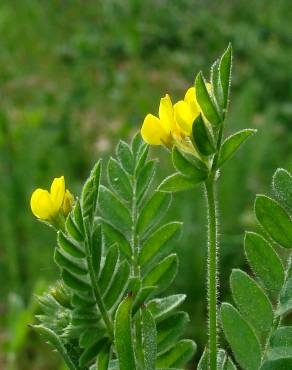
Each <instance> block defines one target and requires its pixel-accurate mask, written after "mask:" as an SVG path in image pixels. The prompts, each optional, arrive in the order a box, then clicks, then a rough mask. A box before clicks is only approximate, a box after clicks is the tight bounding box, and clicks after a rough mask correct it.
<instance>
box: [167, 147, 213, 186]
mask: <svg viewBox="0 0 292 370" xmlns="http://www.w3.org/2000/svg"><path fill="white" fill-rule="evenodd" d="M172 162H173V165H174V167H175V169H176V170H177V171H178V172H180V173H181V174H182V175H184V176H185V177H187V178H188V179H191V180H194V181H197V180H198V179H205V178H206V177H207V172H206V171H204V170H203V169H201V168H198V167H197V166H196V165H195V164H193V163H191V162H190V161H189V160H188V159H187V158H186V157H185V156H184V155H183V154H182V153H181V152H180V151H179V150H178V149H177V147H174V148H173V150H172Z"/></svg>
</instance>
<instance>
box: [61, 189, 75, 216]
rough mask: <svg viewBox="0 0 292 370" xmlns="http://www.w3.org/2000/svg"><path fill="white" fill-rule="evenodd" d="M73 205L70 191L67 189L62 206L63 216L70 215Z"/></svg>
mask: <svg viewBox="0 0 292 370" xmlns="http://www.w3.org/2000/svg"><path fill="white" fill-rule="evenodd" d="M73 204H74V197H73V195H72V194H71V193H70V191H69V190H68V189H67V190H66V193H65V197H64V201H63V206H62V208H63V212H64V214H65V216H67V215H68V214H69V213H70V211H71V209H72V207H73Z"/></svg>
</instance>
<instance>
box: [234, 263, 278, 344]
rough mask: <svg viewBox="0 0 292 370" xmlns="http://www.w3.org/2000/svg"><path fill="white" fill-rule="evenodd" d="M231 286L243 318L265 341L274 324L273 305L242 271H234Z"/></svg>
mask: <svg viewBox="0 0 292 370" xmlns="http://www.w3.org/2000/svg"><path fill="white" fill-rule="evenodd" d="M230 285H231V290H232V295H233V298H234V301H235V303H236V305H237V307H238V309H239V311H240V313H241V314H242V316H243V317H244V318H245V319H246V320H247V321H248V322H249V323H250V324H251V326H252V327H253V328H254V329H255V331H256V333H257V335H258V337H259V338H262V339H265V337H266V335H267V334H268V333H269V331H270V330H271V327H272V324H273V318H274V314H273V308H272V305H271V303H270V301H269V299H268V298H267V296H266V295H265V293H264V292H263V290H262V289H261V288H260V287H259V285H258V284H257V283H256V282H255V281H254V280H253V279H252V278H251V277H249V276H248V275H247V274H246V273H245V272H243V271H241V270H233V271H232V274H231V277H230Z"/></svg>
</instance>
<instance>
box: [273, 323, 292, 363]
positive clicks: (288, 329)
mask: <svg viewBox="0 0 292 370" xmlns="http://www.w3.org/2000/svg"><path fill="white" fill-rule="evenodd" d="M269 345H270V347H271V348H275V347H280V348H281V347H283V348H285V349H286V350H287V355H288V356H289V357H292V326H282V327H280V328H278V329H277V330H276V331H275V332H274V333H273V335H272V336H271V339H270V343H269Z"/></svg>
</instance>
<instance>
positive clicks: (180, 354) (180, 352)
mask: <svg viewBox="0 0 292 370" xmlns="http://www.w3.org/2000/svg"><path fill="white" fill-rule="evenodd" d="M195 351H196V344H195V343H194V342H193V341H191V340H188V339H184V340H180V341H179V342H178V343H176V344H175V345H174V346H173V347H172V348H171V349H170V350H168V351H167V352H165V353H163V354H162V355H160V356H159V357H158V358H157V360H156V367H159V368H167V367H180V366H183V365H184V364H185V363H186V362H187V361H189V360H190V359H191V358H192V356H193V355H194V353H195Z"/></svg>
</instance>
